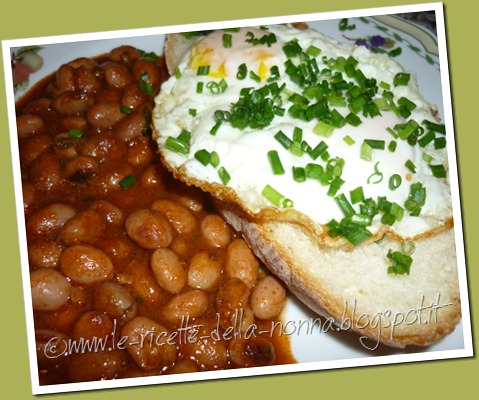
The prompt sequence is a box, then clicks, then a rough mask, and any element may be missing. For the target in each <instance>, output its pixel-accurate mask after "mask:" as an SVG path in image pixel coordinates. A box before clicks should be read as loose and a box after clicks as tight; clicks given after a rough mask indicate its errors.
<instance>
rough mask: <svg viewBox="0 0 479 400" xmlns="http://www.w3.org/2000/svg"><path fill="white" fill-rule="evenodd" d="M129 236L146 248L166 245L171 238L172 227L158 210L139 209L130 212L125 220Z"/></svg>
mask: <svg viewBox="0 0 479 400" xmlns="http://www.w3.org/2000/svg"><path fill="white" fill-rule="evenodd" d="M125 229H126V232H127V234H128V236H130V238H131V239H132V240H133V241H134V242H135V243H137V244H138V245H140V246H141V247H144V248H146V249H150V250H154V249H156V248H158V247H168V246H169V245H170V244H171V242H172V240H173V228H172V226H171V224H170V223H169V221H168V220H167V219H166V217H164V216H163V214H161V213H160V212H158V211H154V210H149V209H140V210H136V211H134V212H132V213H131V214H130V215H129V216H128V217H127V218H126V221H125Z"/></svg>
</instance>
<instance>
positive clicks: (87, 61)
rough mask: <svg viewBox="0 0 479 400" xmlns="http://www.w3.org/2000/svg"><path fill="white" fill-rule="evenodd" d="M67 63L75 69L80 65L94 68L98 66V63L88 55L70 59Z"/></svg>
mask: <svg viewBox="0 0 479 400" xmlns="http://www.w3.org/2000/svg"><path fill="white" fill-rule="evenodd" d="M67 65H69V66H71V67H72V68H75V69H76V68H80V67H84V68H86V69H95V68H97V67H98V63H97V62H96V61H95V60H93V59H91V58H88V57H78V58H76V59H75V60H72V61H70V62H69V63H68V64H67Z"/></svg>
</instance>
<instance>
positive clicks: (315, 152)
mask: <svg viewBox="0 0 479 400" xmlns="http://www.w3.org/2000/svg"><path fill="white" fill-rule="evenodd" d="M327 148H328V145H327V144H326V142H324V140H321V142H319V143H318V145H317V146H316V147H315V148H314V149H311V150H310V151H309V153H308V154H309V155H310V157H311V158H312V159H313V160H316V159H317V158H318V157H319V156H321V155H322V154H324V153H325V151H326V149H327Z"/></svg>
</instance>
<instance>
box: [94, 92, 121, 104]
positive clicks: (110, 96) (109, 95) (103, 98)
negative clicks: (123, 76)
mask: <svg viewBox="0 0 479 400" xmlns="http://www.w3.org/2000/svg"><path fill="white" fill-rule="evenodd" d="M121 97H122V91H121V90H120V89H115V88H103V89H101V90H100V91H99V92H98V93H97V94H96V102H97V103H118V104H120V103H121Z"/></svg>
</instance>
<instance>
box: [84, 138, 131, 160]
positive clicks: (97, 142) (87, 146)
mask: <svg viewBox="0 0 479 400" xmlns="http://www.w3.org/2000/svg"><path fill="white" fill-rule="evenodd" d="M126 152H127V148H126V146H125V145H124V144H123V143H121V142H120V141H119V140H118V139H117V138H116V137H114V136H113V135H111V134H110V133H102V134H101V135H99V136H94V137H92V138H91V139H88V140H87V141H86V142H85V143H83V144H82V147H81V150H80V153H81V154H82V155H84V156H89V157H93V158H95V159H96V160H97V161H98V162H99V163H103V162H105V161H106V160H121V159H122V158H123V157H124V155H125V154H126Z"/></svg>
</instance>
